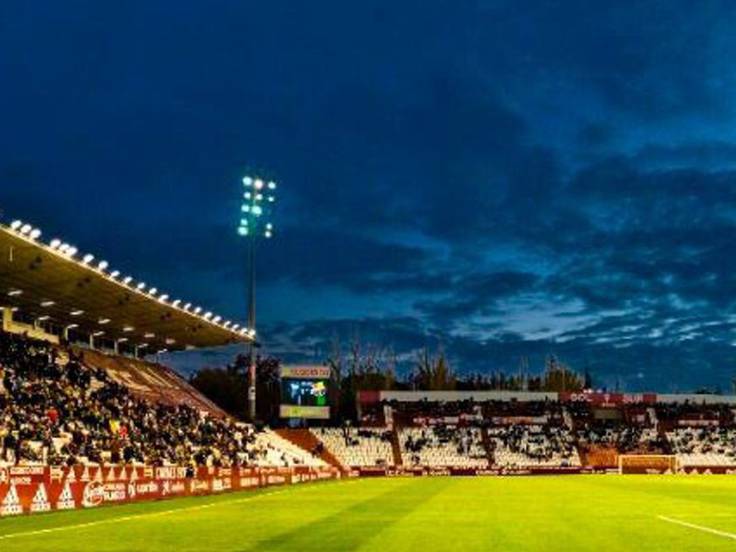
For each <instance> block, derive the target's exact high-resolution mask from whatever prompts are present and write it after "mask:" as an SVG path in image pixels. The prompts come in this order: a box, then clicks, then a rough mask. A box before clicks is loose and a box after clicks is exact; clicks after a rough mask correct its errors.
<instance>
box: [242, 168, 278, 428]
mask: <svg viewBox="0 0 736 552" xmlns="http://www.w3.org/2000/svg"><path fill="white" fill-rule="evenodd" d="M243 187H244V189H243V200H244V201H243V202H242V203H241V205H240V213H241V214H240V216H241V218H240V225H239V226H238V234H239V235H240V236H243V237H245V238H248V241H249V243H248V262H249V264H250V267H249V270H250V281H249V283H248V334H249V337H250V340H251V341H250V343H249V347H248V417H249V418H250V421H252V422H254V421H255V419H256V347H257V346H258V344H257V343H256V336H257V334H256V241H257V239H258V237H259V236H261V235H262V236H263V237H264V238H270V237H271V236H272V235H273V224H272V223H271V222H267V221H266V222H259V220H260V218H261V216H263V215H268V213H269V212H270V210H271V205H272V204H273V202H274V201H275V200H276V196H275V195H274V193H273V192H274V190H275V189H276V183H275V182H274V181H273V180H270V181H268V182H264V181H263V180H262V179H261V178H253V177H251V176H244V177H243Z"/></svg>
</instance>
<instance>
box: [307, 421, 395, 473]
mask: <svg viewBox="0 0 736 552" xmlns="http://www.w3.org/2000/svg"><path fill="white" fill-rule="evenodd" d="M315 434H316V435H317V437H318V438H319V439H320V440H321V441H322V443H323V444H324V446H325V447H326V448H327V450H329V451H331V452H332V453H333V454H334V455H335V456H336V457H337V459H338V460H339V461H340V463H341V464H342V465H344V466H348V467H367V466H390V465H392V464H393V463H394V458H393V451H392V449H391V432H389V431H386V430H385V429H373V428H361V429H355V428H321V429H317V430H315Z"/></svg>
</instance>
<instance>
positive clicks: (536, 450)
mask: <svg viewBox="0 0 736 552" xmlns="http://www.w3.org/2000/svg"><path fill="white" fill-rule="evenodd" d="M488 437H489V441H490V447H491V452H492V455H493V463H494V465H496V466H500V467H530V466H534V467H554V466H568V467H577V466H580V457H579V455H578V452H577V449H576V447H575V440H574V438H573V436H572V434H571V433H570V432H569V431H568V430H567V429H565V428H562V427H550V426H540V425H528V426H522V425H516V426H507V427H496V428H491V429H489V430H488Z"/></svg>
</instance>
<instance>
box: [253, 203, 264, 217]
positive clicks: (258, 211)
mask: <svg viewBox="0 0 736 552" xmlns="http://www.w3.org/2000/svg"><path fill="white" fill-rule="evenodd" d="M253 214H254V215H255V216H257V217H260V216H261V215H262V214H263V209H262V208H261V206H260V205H254V206H253Z"/></svg>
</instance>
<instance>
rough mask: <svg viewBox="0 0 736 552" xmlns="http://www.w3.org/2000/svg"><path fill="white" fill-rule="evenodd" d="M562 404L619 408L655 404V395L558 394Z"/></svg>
mask: <svg viewBox="0 0 736 552" xmlns="http://www.w3.org/2000/svg"><path fill="white" fill-rule="evenodd" d="M559 400H560V401H562V402H587V403H590V404H592V405H594V406H620V405H623V404H637V403H644V404H655V403H656V402H657V394H656V393H586V392H580V393H569V392H568V393H559Z"/></svg>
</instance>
